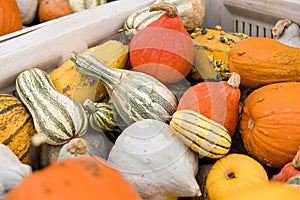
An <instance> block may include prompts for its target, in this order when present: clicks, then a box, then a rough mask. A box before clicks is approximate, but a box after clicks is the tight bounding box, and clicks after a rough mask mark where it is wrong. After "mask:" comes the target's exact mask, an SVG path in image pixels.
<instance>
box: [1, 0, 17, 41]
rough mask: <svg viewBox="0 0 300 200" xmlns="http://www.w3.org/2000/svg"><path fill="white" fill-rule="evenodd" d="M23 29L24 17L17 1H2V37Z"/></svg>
mask: <svg viewBox="0 0 300 200" xmlns="http://www.w3.org/2000/svg"><path fill="white" fill-rule="evenodd" d="M21 29H22V15H21V12H20V9H19V7H18V4H17V2H16V1H15V0H2V1H0V36H1V35H5V34H8V33H12V32H15V31H18V30H21Z"/></svg>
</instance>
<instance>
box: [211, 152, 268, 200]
mask: <svg viewBox="0 0 300 200" xmlns="http://www.w3.org/2000/svg"><path fill="white" fill-rule="evenodd" d="M266 182H269V180H268V175H267V172H266V171H265V169H264V168H263V166H262V165H261V164H260V163H259V162H257V161H256V160H254V159H253V158H251V157H249V156H247V155H243V154H236V153H233V154H228V155H227V156H225V157H222V158H220V159H219V160H217V161H216V162H215V164H214V165H213V166H212V168H211V170H210V171H209V173H208V175H207V180H206V189H207V193H208V197H209V199H210V200H223V198H224V197H226V196H230V195H231V194H234V193H235V192H237V191H239V190H240V189H243V188H248V187H249V186H255V185H257V184H260V183H266Z"/></svg>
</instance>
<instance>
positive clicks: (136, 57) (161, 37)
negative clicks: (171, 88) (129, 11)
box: [129, 3, 194, 83]
mask: <svg viewBox="0 0 300 200" xmlns="http://www.w3.org/2000/svg"><path fill="white" fill-rule="evenodd" d="M152 10H153V11H156V10H165V11H166V13H164V14H163V15H162V16H161V17H160V18H158V19H157V20H155V21H153V22H152V23H150V24H149V25H148V26H146V27H145V28H143V29H142V30H140V31H139V32H138V33H137V34H136V35H134V37H133V38H132V40H131V42H130V46H129V49H130V56H129V57H130V63H131V65H132V68H133V70H135V71H139V72H144V73H146V74H149V75H151V76H153V77H155V78H156V79H158V80H159V81H161V82H164V83H174V82H177V81H179V80H181V79H183V78H185V77H186V76H187V75H188V73H189V72H190V71H191V69H192V64H193V59H194V47H193V42H192V39H191V37H190V35H189V34H188V32H187V31H186V29H185V28H184V26H183V23H182V20H181V18H180V16H179V15H178V12H177V9H176V6H174V5H171V4H169V3H161V4H153V5H151V6H150V11H152Z"/></svg>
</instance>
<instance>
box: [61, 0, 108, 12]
mask: <svg viewBox="0 0 300 200" xmlns="http://www.w3.org/2000/svg"><path fill="white" fill-rule="evenodd" d="M67 2H68V3H69V4H70V7H71V8H72V10H73V12H79V11H82V10H86V9H89V8H93V7H96V6H98V5H102V4H105V3H107V0H67Z"/></svg>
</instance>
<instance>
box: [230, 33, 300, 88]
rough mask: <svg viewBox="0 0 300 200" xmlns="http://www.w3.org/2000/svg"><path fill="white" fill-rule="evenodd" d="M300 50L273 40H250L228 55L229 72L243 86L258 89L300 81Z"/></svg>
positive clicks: (243, 42)
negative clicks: (237, 75)
mask: <svg viewBox="0 0 300 200" xmlns="http://www.w3.org/2000/svg"><path fill="white" fill-rule="evenodd" d="M299 55H300V48H295V47H291V46H288V45H285V44H282V43H281V42H279V41H277V40H274V39H272V38H260V37H252V38H251V37H250V38H247V39H244V40H241V41H239V42H237V43H236V44H235V45H233V46H232V47H231V49H230V51H229V54H228V56H229V60H228V67H229V71H230V72H236V73H238V74H239V75H240V76H241V84H242V85H244V86H246V87H250V88H258V87H261V86H263V85H267V84H271V83H278V82H286V81H300V76H299V74H300V56H299Z"/></svg>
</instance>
